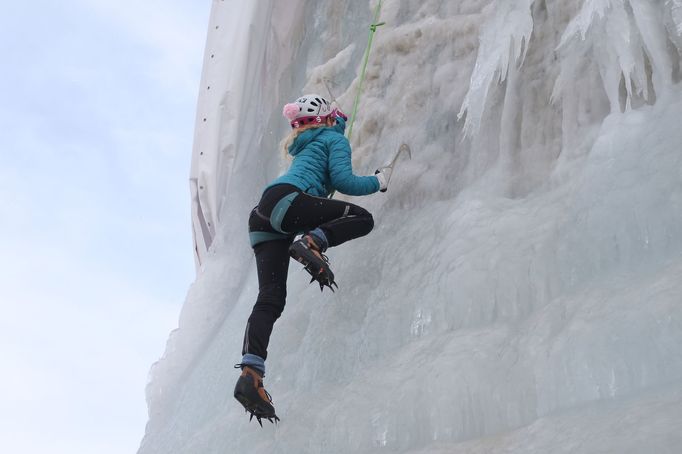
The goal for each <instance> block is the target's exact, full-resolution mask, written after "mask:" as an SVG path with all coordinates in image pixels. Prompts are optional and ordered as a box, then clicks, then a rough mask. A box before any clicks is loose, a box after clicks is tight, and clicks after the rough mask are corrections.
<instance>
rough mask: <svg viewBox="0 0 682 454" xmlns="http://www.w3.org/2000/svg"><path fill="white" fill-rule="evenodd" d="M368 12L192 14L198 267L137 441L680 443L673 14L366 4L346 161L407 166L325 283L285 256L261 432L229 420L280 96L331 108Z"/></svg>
mask: <svg viewBox="0 0 682 454" xmlns="http://www.w3.org/2000/svg"><path fill="white" fill-rule="evenodd" d="M285 3H286V6H284V4H285ZM240 5H241V6H240ZM255 5H257V6H255ZM374 5H375V3H374V2H369V3H368V2H366V1H360V0H357V1H356V0H353V1H335V2H313V1H310V0H309V1H304V0H301V1H300V2H298V3H296V2H276V1H270V2H268V1H262V2H253V5H251V4H249V5H242V4H241V3H237V2H230V1H224V2H223V1H215V2H214V7H213V13H212V16H211V24H210V26H209V37H208V41H207V50H206V62H205V66H204V68H205V69H204V76H203V81H202V85H205V87H204V88H205V91H204V94H203V95H202V96H201V98H200V100H199V108H198V118H197V138H196V146H195V150H194V156H193V168H192V178H193V180H192V181H193V183H192V184H193V185H194V186H193V188H194V189H193V195H194V196H195V197H194V203H195V210H194V216H195V217H194V225H195V232H196V233H197V238H198V243H199V244H203V245H204V249H202V248H198V254H199V258H200V260H201V268H200V272H199V273H198V277H197V280H196V282H195V283H194V285H193V286H192V289H191V291H190V294H189V295H188V299H187V302H186V304H185V306H184V308H183V313H182V315H181V318H180V325H179V329H178V330H176V331H175V332H174V333H173V334H172V335H171V338H170V339H169V343H168V348H167V351H166V354H165V355H164V357H163V358H162V359H161V360H160V361H159V362H158V363H157V364H156V365H155V366H154V367H153V369H152V373H151V381H150V384H149V387H148V390H147V395H148V404H149V410H150V420H149V423H148V426H147V433H146V436H145V438H144V440H143V441H142V445H141V447H140V451H139V452H140V453H141V454H148V453H164V454H168V453H214V452H215V453H218V452H221V453H223V452H241V451H244V450H248V451H249V452H264V453H265V452H268V453H270V452H275V453H294V452H295V453H370V452H410V453H446V452H447V453H457V452H462V453H465V452H466V453H478V452H480V453H483V452H485V453H497V452H500V453H501V452H507V453H509V452H523V453H547V452H566V453H568V452H571V453H574V452H586V453H589V452H618V453H621V452H623V453H628V452H630V453H649V452H656V453H675V452H678V451H679V446H680V444H681V443H682V407H680V403H682V393H681V391H680V390H681V389H682V388H681V386H682V356H681V355H679V350H678V348H679V345H680V343H681V342H682V304H681V303H682V280H681V279H680V276H681V275H682V260H681V259H680V257H682V255H681V252H682V171H681V170H680V169H682V153H681V152H680V150H679V144H680V143H682V128H680V127H679V119H680V118H682V90H680V85H679V79H680V68H679V63H680V49H681V48H682V32H681V30H682V26H681V25H682V22H681V21H680V19H681V17H682V16H681V15H680V11H681V10H680V7H681V6H680V2H678V1H677V0H667V1H647V0H637V1H635V0H630V1H627V0H585V1H573V0H571V1H566V0H545V1H541V0H512V1H509V2H495V1H481V0H468V1H467V0H462V1H458V2H453V1H447V0H427V1H416V0H415V1H398V0H394V1H384V2H383V5H382V16H381V20H382V21H385V22H386V23H387V24H386V25H385V26H384V27H381V28H380V29H379V32H378V34H377V35H376V37H375V43H374V48H373V50H372V55H371V59H370V65H369V67H368V73H367V80H366V85H365V88H364V93H365V94H364V96H363V99H362V103H361V109H360V113H359V116H358V119H357V123H356V125H355V130H354V137H353V147H354V152H353V153H354V165H355V168H356V171H357V172H358V173H365V174H368V173H371V171H372V170H373V169H374V168H375V167H376V166H379V165H381V164H382V163H384V162H386V160H387V159H388V158H389V157H390V156H391V155H392V154H393V152H394V151H395V149H396V147H397V146H398V144H399V143H400V142H402V141H406V142H408V143H409V144H410V145H411V147H412V150H413V159H412V161H410V162H409V163H404V164H403V165H402V166H401V167H400V168H399V169H398V170H397V171H396V173H395V175H394V178H393V181H392V185H391V188H390V189H389V191H388V193H386V194H376V195H373V196H369V197H365V198H355V199H353V200H354V201H355V202H356V203H359V204H361V205H363V206H365V207H366V208H368V209H369V210H370V211H371V212H372V213H374V215H375V220H376V228H375V231H373V232H372V233H371V234H370V235H369V236H367V237H365V238H362V239H359V240H356V241H354V242H351V243H349V244H347V245H343V246H342V247H339V248H338V249H334V250H331V251H330V254H329V255H330V258H331V260H332V264H333V268H334V270H335V274H336V275H337V278H338V282H339V284H340V285H341V291H340V292H337V293H336V294H333V295H330V294H326V293H325V294H323V295H320V294H319V291H316V290H315V289H314V288H313V287H312V286H308V285H307V279H306V275H305V273H302V272H301V271H300V270H299V269H298V268H299V267H297V266H296V265H294V264H292V269H291V273H290V277H289V298H288V302H287V308H286V309H285V311H284V314H283V316H282V318H281V319H280V320H279V321H278V322H277V324H276V326H275V331H274V333H273V336H272V340H271V348H270V358H269V360H268V376H267V377H266V386H267V387H268V390H269V391H270V392H271V393H272V395H273V397H274V400H275V404H276V407H277V410H278V414H280V416H281V417H282V422H281V424H280V425H279V426H278V427H271V426H268V427H266V428H265V429H260V427H258V426H257V425H256V424H255V423H252V424H249V423H248V418H246V417H245V416H244V413H243V410H242V411H240V407H239V405H238V404H237V402H236V401H234V399H233V398H232V396H231V392H232V388H233V385H234V381H235V380H236V376H237V374H236V372H235V371H234V370H232V364H234V363H235V362H237V361H238V360H239V357H240V355H239V354H240V347H241V337H242V334H243V329H244V324H245V321H246V319H247V317H248V314H249V313H250V310H251V307H252V305H253V302H254V300H255V297H256V294H257V283H256V278H255V269H254V264H253V259H252V256H251V252H250V250H249V247H248V243H247V236H246V231H245V230H246V229H245V226H246V220H247V216H248V212H249V210H250V208H251V207H252V206H253V205H255V203H256V202H257V199H258V196H259V195H260V192H261V190H262V187H263V186H264V185H265V184H266V183H267V182H268V181H269V180H270V179H271V178H273V177H274V176H276V175H277V173H278V172H279V171H281V169H282V168H283V165H284V163H282V162H281V161H280V154H279V153H278V151H277V142H278V141H279V139H280V138H281V137H282V135H283V134H284V133H285V131H286V124H285V122H284V121H283V120H282V118H281V117H280V107H281V105H282V104H284V103H285V102H286V101H289V100H291V99H293V98H294V97H295V96H297V95H298V94H299V93H301V92H308V91H317V92H320V93H325V88H324V85H323V84H322V83H321V80H322V78H330V79H332V80H333V83H332V85H331V88H332V91H334V94H335V95H336V96H337V98H339V101H340V103H341V105H342V106H343V107H346V109H348V110H349V108H350V106H351V102H352V96H353V94H354V89H355V87H356V85H355V84H356V83H357V73H358V69H359V62H360V57H361V54H362V52H363V50H364V45H365V43H366V37H367V25H368V24H369V21H370V20H371V14H372V10H373V7H374ZM216 27H217V28H216ZM226 29H227V30H226ZM216 30H218V32H216ZM221 30H222V31H221ZM208 86H210V87H211V88H210V89H209V88H207V87H208ZM458 117H459V120H458ZM204 118H206V119H207V120H206V121H204V120H203V119H204ZM202 186H203V189H202ZM203 190H205V191H206V192H205V193H204V194H202V192H201V191H203ZM200 214H201V215H200ZM202 218H203V221H202V220H201V219H202ZM207 220H211V224H212V227H213V229H210V228H208V222H207ZM201 222H204V224H203V225H202V224H201ZM201 242H203V243H201Z"/></svg>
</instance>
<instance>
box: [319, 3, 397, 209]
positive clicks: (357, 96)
mask: <svg viewBox="0 0 682 454" xmlns="http://www.w3.org/2000/svg"><path fill="white" fill-rule="evenodd" d="M380 12H381V0H379V1H378V2H377V6H376V8H375V9H374V22H373V23H372V25H370V26H369V40H368V41H367V48H366V49H365V57H364V59H363V62H362V70H361V71H360V82H359V83H358V91H357V93H355V101H353V111H352V112H351V114H350V125H349V126H348V140H349V141H350V137H351V135H352V134H353V123H355V116H356V115H357V113H358V104H359V103H360V95H361V94H362V83H363V82H364V81H365V72H366V70H367V62H368V61H369V51H370V49H371V48H372V40H373V39H374V33H376V31H377V27H380V26H382V25H384V24H385V23H386V22H379V23H377V21H378V20H379V13H380ZM325 85H326V82H325ZM327 91H329V87H327ZM329 96H332V94H331V91H329ZM332 97H333V96H332ZM334 194H336V191H332V193H331V194H329V198H330V199H333V198H334Z"/></svg>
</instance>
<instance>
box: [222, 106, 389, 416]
mask: <svg viewBox="0 0 682 454" xmlns="http://www.w3.org/2000/svg"><path fill="white" fill-rule="evenodd" d="M283 113H284V116H285V117H286V118H287V119H288V120H289V122H290V124H291V127H292V131H291V133H290V134H289V136H287V138H285V140H284V141H283V142H282V143H283V148H284V150H285V151H286V152H288V153H289V154H290V155H291V156H293V162H292V164H291V166H290V167H289V170H288V171H287V172H286V173H285V174H284V175H282V176H281V177H279V178H277V179H276V180H274V181H273V182H272V183H270V184H269V185H268V186H267V187H266V188H265V191H264V192H263V194H262V196H261V199H260V202H259V203H258V206H256V207H255V208H254V209H253V210H252V211H251V215H250V217H249V237H250V240H251V246H252V247H253V250H254V253H255V256H256V266H257V269H258V299H257V300H256V304H255V306H254V307H253V311H252V312H251V316H250V317H249V320H248V323H247V324H246V333H245V334H244V344H243V347H242V355H243V357H242V361H241V363H239V364H237V365H236V366H235V367H236V368H241V369H242V373H241V375H240V377H239V379H238V380H237V385H236V386H235V390H234V397H235V398H236V399H237V400H238V401H239V402H240V403H241V404H242V405H243V406H244V408H245V409H246V411H248V412H250V413H251V418H253V417H254V416H255V417H256V418H257V419H258V422H259V423H261V418H265V419H268V420H270V421H271V422H272V421H273V419H274V420H275V421H278V420H279V418H278V417H277V416H276V415H275V409H274V407H273V405H272V399H271V398H270V395H269V394H268V392H267V391H266V390H265V388H264V387H263V377H264V376H265V360H266V358H267V355H268V353H267V347H268V342H269V340H270V334H271V333H272V327H273V325H274V323H275V321H276V320H277V319H278V318H279V316H280V315H281V313H282V310H283V309H284V303H285V299H286V283H287V282H286V281H287V272H288V269H289V257H293V258H294V259H295V260H297V261H299V262H301V263H302V264H303V265H304V266H305V269H306V270H307V271H308V272H309V273H310V274H311V276H312V280H311V282H313V281H317V282H318V283H319V284H320V289H323V288H324V287H325V286H327V287H329V288H330V289H331V290H332V291H333V290H334V288H333V287H334V286H336V283H335V282H334V274H333V273H332V271H331V269H330V267H329V261H328V259H327V257H326V256H325V255H324V252H325V250H326V249H327V248H330V247H334V246H338V245H340V244H343V243H345V242H346V241H348V240H352V239H354V238H358V237H361V236H364V235H367V234H368V233H369V232H370V231H371V230H372V228H373V227H374V220H373V219H372V215H371V214H370V213H369V212H368V211H367V210H365V209H364V208H361V207H359V206H357V205H354V204H352V203H349V202H344V201H341V200H333V199H329V198H327V197H328V196H329V194H330V193H332V192H333V191H335V190H336V191H339V192H341V193H343V194H348V195H367V194H372V193H375V192H377V191H385V190H386V184H387V178H386V175H385V173H384V171H382V170H377V172H376V173H375V175H373V176H364V177H361V176H356V175H354V174H353V169H352V166H351V149H350V144H349V142H348V140H347V139H346V137H345V136H344V135H343V133H344V130H345V127H346V117H345V115H343V113H342V112H341V111H339V110H338V109H332V106H331V105H330V104H329V102H327V100H325V99H324V98H322V97H321V96H318V95H306V96H303V97H301V98H299V99H297V100H296V102H294V103H290V104H287V105H285V106H284V112H283ZM297 234H303V236H302V237H301V238H300V239H299V240H297V241H294V237H295V236H296V235H297ZM261 425H262V423H261Z"/></svg>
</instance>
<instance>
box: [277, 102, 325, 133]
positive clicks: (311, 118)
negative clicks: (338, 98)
mask: <svg viewBox="0 0 682 454" xmlns="http://www.w3.org/2000/svg"><path fill="white" fill-rule="evenodd" d="M282 113H283V114H284V117H285V118H287V119H288V120H289V122H290V123H291V127H292V128H298V127H300V126H305V125H309V124H313V123H324V122H325V121H326V119H327V117H329V116H330V115H331V114H332V105H331V103H330V102H329V101H327V100H326V99H324V98H323V97H322V96H320V95H315V94H310V95H305V96H301V97H300V98H298V99H297V100H296V101H295V102H292V103H289V104H287V105H285V106H284V110H283V111H282Z"/></svg>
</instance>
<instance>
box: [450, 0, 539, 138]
mask: <svg viewBox="0 0 682 454" xmlns="http://www.w3.org/2000/svg"><path fill="white" fill-rule="evenodd" d="M534 2H535V0H513V1H509V2H502V3H501V4H500V5H499V9H498V10H497V12H496V13H495V14H494V16H493V18H492V20H491V21H490V22H489V23H488V24H486V25H485V26H484V30H483V32H482V34H481V38H480V47H479V49H478V58H477V59H476V66H475V67H474V72H473V73H472V75H471V82H470V86H469V91H468V92H467V94H466V97H465V98H464V102H463V103H462V107H461V109H460V111H459V114H458V116H457V118H458V119H461V118H462V117H463V116H464V114H465V113H466V121H465V124H464V133H465V135H466V136H472V135H475V134H476V133H477V132H478V130H479V128H480V125H481V118H482V117H483V112H484V110H485V104H486V100H487V98H488V91H489V90H490V86H491V84H492V83H493V80H494V79H495V77H497V82H498V83H499V82H504V80H505V79H506V77H507V73H508V70H509V65H510V63H511V64H516V65H518V66H520V65H522V64H523V60H524V59H525V57H526V52H527V50H528V42H529V41H530V36H531V34H532V33H533V17H532V14H531V10H530V8H531V6H532V5H533V3H534Z"/></svg>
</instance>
